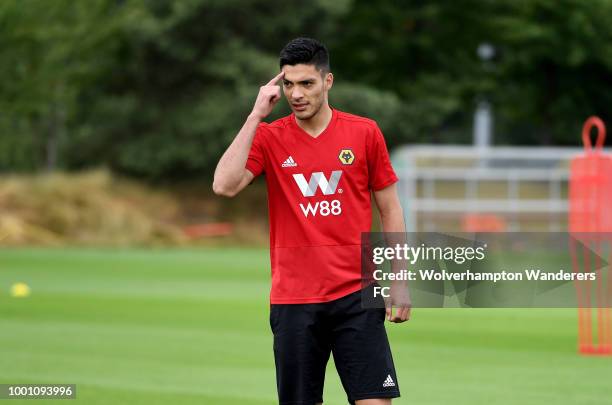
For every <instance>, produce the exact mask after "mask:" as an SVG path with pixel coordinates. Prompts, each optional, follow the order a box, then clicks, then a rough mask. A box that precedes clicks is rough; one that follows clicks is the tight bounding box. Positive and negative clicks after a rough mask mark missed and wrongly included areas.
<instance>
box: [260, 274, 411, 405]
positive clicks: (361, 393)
mask: <svg viewBox="0 0 612 405" xmlns="http://www.w3.org/2000/svg"><path fill="white" fill-rule="evenodd" d="M367 288H372V286H370V287H367ZM384 321H385V309H384V308H367V309H364V308H362V307H361V291H357V292H354V293H352V294H349V295H346V296H344V297H342V298H339V299H337V300H334V301H330V302H324V303H317V304H272V305H271V306H270V327H271V328H272V332H273V334H274V361H275V364H276V386H277V390H278V398H279V404H280V405H314V404H315V403H318V402H323V383H324V380H325V368H326V366H327V361H328V360H329V356H330V353H333V355H334V363H335V364H336V369H337V370H338V374H339V376H340V380H341V381H342V386H343V387H344V391H345V392H346V394H347V397H348V401H349V402H350V403H351V404H353V405H354V404H355V401H356V400H359V399H369V398H396V397H399V396H400V391H399V385H398V381H397V375H396V373H395V367H394V365H393V358H392V356H391V349H390V347H389V341H388V339H387V333H386V331H385V326H384Z"/></svg>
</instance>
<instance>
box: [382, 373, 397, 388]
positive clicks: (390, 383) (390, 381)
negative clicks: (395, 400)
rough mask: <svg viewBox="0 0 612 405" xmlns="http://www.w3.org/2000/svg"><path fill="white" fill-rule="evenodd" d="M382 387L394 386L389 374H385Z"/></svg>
mask: <svg viewBox="0 0 612 405" xmlns="http://www.w3.org/2000/svg"><path fill="white" fill-rule="evenodd" d="M383 387H385V388H386V387H395V382H393V378H391V374H387V379H386V380H385V382H384V383H383Z"/></svg>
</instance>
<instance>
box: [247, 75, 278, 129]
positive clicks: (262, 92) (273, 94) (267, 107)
mask: <svg viewBox="0 0 612 405" xmlns="http://www.w3.org/2000/svg"><path fill="white" fill-rule="evenodd" d="M284 75H285V72H280V73H279V74H277V75H276V76H275V77H274V78H273V79H272V80H270V81H269V82H268V83H267V84H266V85H264V86H261V87H260V88H259V94H258V95H257V100H255V105H254V106H253V111H252V112H251V115H252V116H255V117H257V118H258V119H260V120H262V119H264V118H266V117H267V116H268V115H269V114H270V113H271V112H272V109H273V108H274V106H275V105H276V103H278V100H280V98H281V92H280V90H281V89H280V86H278V85H277V84H276V82H278V81H279V80H280V79H282V78H283V76H284Z"/></svg>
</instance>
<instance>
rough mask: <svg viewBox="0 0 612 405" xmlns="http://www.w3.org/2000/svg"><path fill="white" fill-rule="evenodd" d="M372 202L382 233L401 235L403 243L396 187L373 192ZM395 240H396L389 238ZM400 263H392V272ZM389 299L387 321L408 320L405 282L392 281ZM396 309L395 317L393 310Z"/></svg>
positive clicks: (409, 306) (400, 212)
mask: <svg viewBox="0 0 612 405" xmlns="http://www.w3.org/2000/svg"><path fill="white" fill-rule="evenodd" d="M374 200H375V201H376V206H377V207H378V211H379V212H380V219H381V222H382V228H383V232H385V233H390V232H393V233H396V234H397V233H399V234H402V235H401V237H400V239H401V240H404V241H405V232H406V225H405V223H404V212H403V210H402V206H401V205H400V202H399V197H398V195H397V185H396V184H395V183H394V184H392V185H390V186H387V187H385V188H383V189H381V190H378V191H374ZM391 239H396V238H391ZM400 263H401V261H399V260H395V261H394V262H392V271H398V270H399V269H397V268H394V267H397V266H398V265H399V264H400ZM390 295H391V297H390V299H389V300H387V302H386V307H387V308H386V310H387V319H388V320H389V321H391V322H396V323H400V322H405V321H407V320H408V319H410V309H411V307H412V302H411V300H410V293H409V291H408V284H407V282H405V281H393V282H392V283H391V294H390ZM394 307H395V308H397V312H396V313H395V315H394V314H393V308H394Z"/></svg>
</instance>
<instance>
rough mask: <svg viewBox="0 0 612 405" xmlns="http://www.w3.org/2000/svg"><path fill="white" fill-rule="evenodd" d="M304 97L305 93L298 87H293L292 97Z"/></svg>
mask: <svg viewBox="0 0 612 405" xmlns="http://www.w3.org/2000/svg"><path fill="white" fill-rule="evenodd" d="M302 97H304V93H302V91H301V90H300V89H298V88H295V89H293V92H292V93H291V98H292V99H294V100H297V99H300V98H302Z"/></svg>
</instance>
